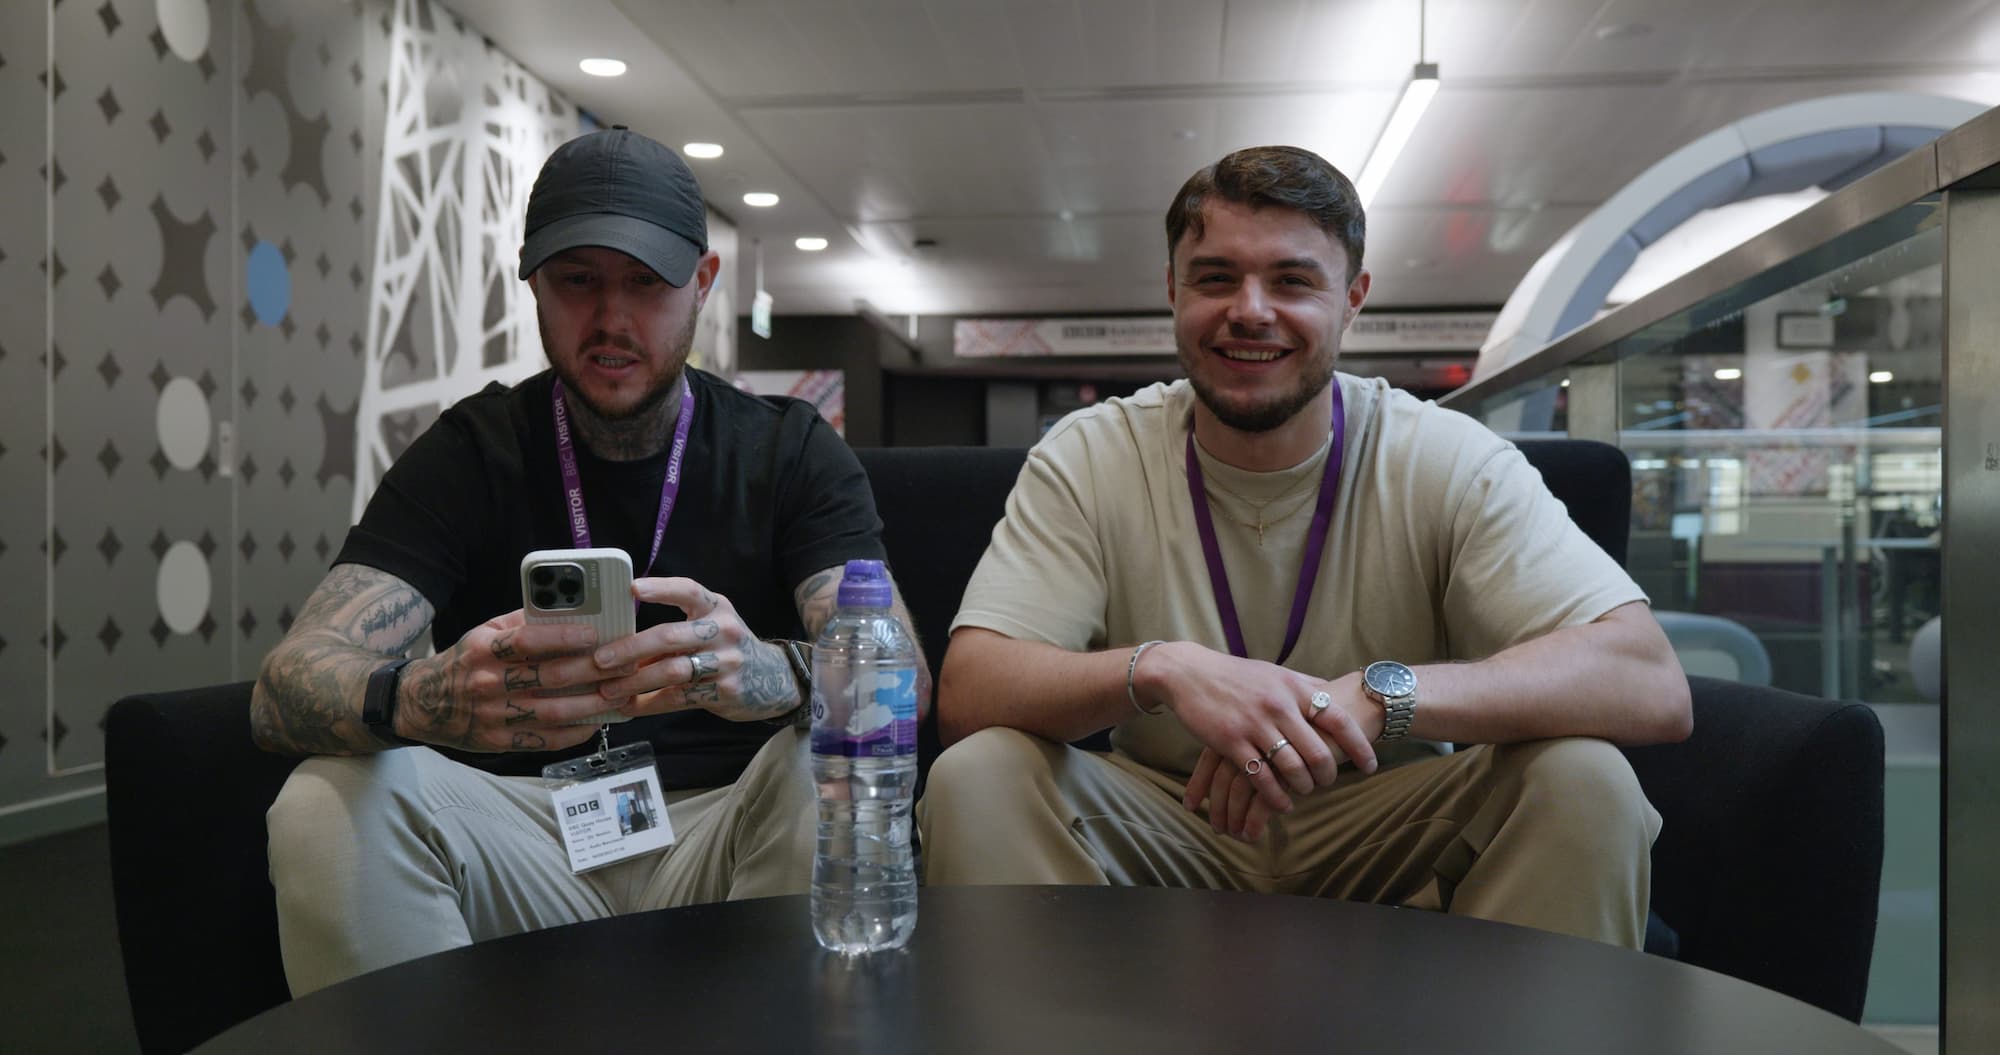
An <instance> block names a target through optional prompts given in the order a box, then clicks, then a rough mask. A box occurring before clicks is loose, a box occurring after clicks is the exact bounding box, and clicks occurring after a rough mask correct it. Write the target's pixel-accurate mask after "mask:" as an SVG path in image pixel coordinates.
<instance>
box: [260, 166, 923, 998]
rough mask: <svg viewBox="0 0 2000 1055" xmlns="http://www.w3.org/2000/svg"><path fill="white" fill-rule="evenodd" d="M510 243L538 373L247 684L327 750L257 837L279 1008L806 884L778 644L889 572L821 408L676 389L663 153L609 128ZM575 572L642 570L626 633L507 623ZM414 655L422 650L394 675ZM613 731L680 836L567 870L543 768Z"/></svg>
mask: <svg viewBox="0 0 2000 1055" xmlns="http://www.w3.org/2000/svg"><path fill="white" fill-rule="evenodd" d="M526 228H527V229H526V241H525V243H524V244H523V245H522V247H521V262H520V277H521V278H522V279H523V280H525V281H526V282H527V283H528V286H529V289H530V290H531V291H532V292H533V295H534V298H535V304H536V315H537V320H538V322H539V325H540V329H541V336H542V345H543V348H544V350H545V351H546V352H547V354H548V358H549V364H550V366H551V369H550V370H549V371H546V372H543V373H541V374H537V375H536V376H534V377H531V378H529V379H527V380H526V381H523V382H522V383H520V384H519V385H516V386H514V387H512V388H507V387H503V386H500V385H497V384H496V385H492V386H489V387H488V388H487V389H486V390H485V391H483V392H481V393H479V394H477V395H475V396H472V397H471V398H468V399H466V400H464V401H462V402H460V403H458V404H457V405H455V406H453V407H452V408H451V409H449V410H447V411H445V412H444V413H443V414H442V415H441V416H440V417H439V418H438V420H437V422H436V424H434V425H433V426H432V427H431V428H430V429H429V430H428V431H426V432H425V433H424V434H423V435H422V436H420V437H418V439H417V440H416V442H415V443H414V444H412V445H411V446H410V448H409V450H408V451H406V452H405V453H404V454H403V455H402V456H401V457H400V458H398V459H397V461H396V464H395V465H394V466H392V467H391V468H390V470H389V471H388V473H387V474H386V475H385V476H384V477H383V480H382V483H381V486H380V488H379V489H378V490H377V491H376V493H375V494H374V495H373V496H372V498H371V499H370V501H369V504H368V508H367V510H366V512H365V513H363V515H362V518H361V522H360V523H359V524H358V525H356V526H355V527H354V529H353V530H352V531H351V532H350V533H349V535H348V538H347V541H346V543H345V545H344V546H343V547H342V548H341V551H340V554H339V555H338V556H337V557H336V558H335V561H334V565H333V568H332V570H331V571H330V572H328V574H327V576H326V578H325V579H324V580H323V581H322V582H321V583H320V585H319V588H318V589H317V590H315V591H314V593H313V595H312V597H311V598H310V599H309V600H308V601H307V602H306V604H305V606H304V609H303V611H301V613H300V615H299V617H298V619H297V621H296V622H295V623H294V624H293V625H292V627H291V630H290V632H289V633H288V634H287V635H286V637H285V639H284V641H283V642H281V643H280V644H279V645H278V647H277V648H276V649H274V650H273V651H272V652H271V654H270V656H268V657H267V658H266V659H265V661H264V665H263V669H262V672H261V675H260V677H259V678H258V681H257V687H256V691H255V693H254V696H253V698H252V702H251V718H252V724H253V727H254V730H255V734H256V737H257V741H258V743H259V744H260V745H261V746H263V747H264V748H266V749H267V750H271V751H277V752H281V753H288V754H307V755H313V756H318V757H313V758H309V759H307V760H306V761H305V762H303V763H301V764H300V765H299V767H298V769H297V770H295V771H294V773H293V775H292V777H291V779H290V780H289V781H288V782H287V783H286V785H285V788H284V790H283V792H282V793H281V794H280V795H279V797H278V800H277V802H276V803H275V804H274V805H273V806H272V808H271V811H270V815H269V827H270V836H271V840H270V856H271V877H272V883H273V885H274V886H275V887H276V889H277V895H278V915H279V934H280V940H281V945H282V949H283V953H284V959H285V971H286V975H287V978H288V980H289V982H290V984H291V987H292V991H293V992H294V993H295V994H302V993H305V992H308V991H311V990H314V989H318V988H320V987H322V986H325V985H329V984H331V983H333V982H337V981H340V980H341V979H344V978H347V977H351V976H353V975H356V974H360V973H362V972H364V971H368V970H372V969H374V968H377V967H383V966H387V965H389V964H393V963H398V962H401V961H404V960H407V959H411V958H414V957H416V956H420V955H423V954H425V953H429V952H434V951H439V950H443V949H447V948H452V947H455V946H459V945H464V944H468V943H470V942H473V941H479V940H483V939H486V938H491V937H498V936H501V935H505V934H511V933H517V932H520V931H526V930H533V929H537V928H540V927H545V926H551V925H554V924H557V923H564V922H571V921H575V920H581V919H591V918H599V917H603V916H609V915H616V914H619V913H622V912H631V911H638V910H641V909H649V908H659V907H664V906H670V905H682V904H690V903H697V902H702V901H716V900H722V899H724V898H743V897H758V896H764V895H772V894H783V893H799V892H803V891H804V890H805V889H806V885H807V882H808V878H809V872H810V863H811V855H812V841H813V825H812V798H813V789H812V783H811V777H810V772H809V769H808V767H807V763H806V757H807V756H806V749H805V738H804V736H803V735H802V733H801V731H800V730H799V729H797V728H796V727H795V724H794V723H793V722H791V720H790V719H791V718H792V716H793V715H795V714H796V713H797V712H798V711H799V710H800V704H801V701H802V700H805V699H807V698H808V697H809V688H808V684H809V682H808V679H809V677H810V659H809V653H808V650H807V649H805V648H804V647H802V646H801V645H799V644H798V642H800V641H809V640H811V639H812V638H814V637H815V636H817V634H818V632H819V629H820V627H821V625H822V624H824V622H825V621H826V619H827V617H828V615H829V614H830V613H831V610H832V607H833V595H834V589H835V587H836V586H837V584H838V579H839V569H840V568H841V566H842V565H843V564H844V563H845V562H846V561H848V560H850V559H869V558H872V559H880V558H881V557H882V556H883V550H882V545H881V541H880V528H881V525H880V521H879V520H878V519H877V518H876V515H875V509H874V504H873V501H872V499H871V497H870V492H869V489H868V484H867V480H866V477H865V476H864V475H863V473H862V470H861V468H860V465H859V463H858V462H857V461H856V460H855V458H854V455H853V453H852V452H851V451H849V450H848V449H847V447H846V446H845V444H843V443H842V442H841V440H840V439H839V437H838V436H836V435H835V434H834V433H833V431H832V430H831V429H830V428H829V427H828V426H827V425H826V423H825V422H823V421H821V420H820V418H819V416H818V415H817V413H816V412H815V411H814V409H813V407H812V406H811V405H810V404H807V403H803V402H800V401H797V400H787V399H765V398H759V397H755V396H750V395H747V394H744V393H742V392H739V391H737V390H736V389H734V388H732V387H731V386H730V385H728V384H727V383H725V382H723V381H720V380H718V379H716V378H714V377H712V376H710V375H708V374H705V373H702V372H701V371H699V370H694V369H690V368H688V367H687V366H686V363H687V357H688V353H689V350H690V348H691V345H692V343H693V335H694V332H695V317H696V314H697V312H698V311H699V310H700V308H701V306H702V303H703V302H704V300H705V299H706V298H707V296H708V293H709V291H710V289H711V288H712V287H713V285H714V283H715V279H716V275H717V273H718V272H719V270H720V268H721V261H720V260H719V258H718V257H717V256H716V254H715V253H714V252H713V251H711V250H709V249H708V245H707V242H708V232H707V220H706V210H705V208H704V206H703V203H702V196H701V189H700V187H699V186H698V185H697V184H696V182H695V179H694V176H693V174H692V173H690V172H689V171H688V168H687V166H686V165H685V164H684V163H683V162H682V161H681V159H680V157H679V156H678V155H676V154H675V153H674V152H673V151H671V150H669V149H667V148H666V147H663V146H661V145H660V144H658V143H655V142H653V141H652V140H650V139H647V138H646V137H644V136H641V135H638V134H636V133H633V132H630V131H628V130H626V129H624V128H622V127H621V128H614V129H611V130H609V131H602V132H596V133H592V134H590V135H586V136H582V137H580V138H578V139H575V140H572V141H570V142H569V143H567V144H565V145H563V146H562V147H560V148H558V149H557V150H556V152H555V153H554V155H552V156H551V157H550V158H549V159H548V161H547V163H546V164H545V165H544V166H543V168H542V172H541V175H540V176H539V177H538V178H537V179H536V181H535V187H534V191H533V193H532V195H531V197H530V199H529V205H528V216H527V225H526ZM589 547H615V548H618V549H622V550H624V551H625V552H626V553H627V554H629V555H630V556H631V558H632V565H633V569H634V575H635V581H634V583H633V587H632V593H633V596H634V600H635V603H636V604H637V605H638V626H639V628H640V629H639V632H638V633H636V634H634V635H632V636H631V637H628V638H625V639H623V640H621V641H598V640H595V638H594V635H593V634H592V633H591V632H590V631H588V630H585V629H582V628H578V627H574V626H561V625H540V624H536V625H529V624H527V623H525V622H524V620H523V615H522V611H521V606H520V593H519V589H520V586H519V584H520V575H519V568H520V564H521V560H522V557H523V556H524V555H526V554H527V553H529V552H531V551H533V550H538V549H556V548H589ZM426 630H429V632H430V635H431V640H432V643H433V644H434V646H435V649H436V652H435V654H434V655H430V656H424V657H420V658H416V659H410V660H405V659H402V658H400V657H401V656H402V655H403V654H404V653H405V652H406V651H408V650H410V649H411V648H412V647H413V646H415V645H416V644H417V643H418V642H419V640H420V639H421V638H422V636H423V634H424V633H425V631H426ZM919 666H920V667H921V666H922V665H921V664H920V665H919ZM566 688H567V689H572V690H575V689H581V690H582V691H581V692H580V693H579V694H575V695H552V694H548V693H549V690H561V689H566ZM928 698H929V694H928V687H927V686H926V687H923V688H922V690H921V691H920V700H922V701H923V702H924V703H925V704H926V705H927V703H928ZM607 710H615V711H617V712H620V714H622V715H623V716H625V717H628V718H631V719H632V720H631V721H627V722H622V723H619V724H612V725H609V726H606V727H604V728H605V729H606V730H607V732H608V743H609V744H610V745H615V746H620V747H622V746H623V745H626V744H635V743H645V744H647V745H649V746H650V747H651V749H652V751H653V754H654V756H655V758H656V760H657V761H656V764H657V774H658V779H659V782H660V785H661V789H662V791H663V793H664V795H665V797H666V800H667V811H666V818H665V819H666V821H667V825H668V827H670V828H671V831H672V832H673V834H674V835H675V836H676V837H677V840H676V841H675V842H674V843H673V845H671V846H670V847H668V848H667V849H666V850H664V851H657V852H651V853H645V854H641V855H638V856H633V857H630V858H627V859H624V860H620V861H618V862H616V863H613V864H610V865H608V866H606V867H600V868H596V869H595V870H589V871H584V872H582V873H581V874H578V873H577V872H575V871H573V869H572V866H573V865H574V864H575V860H574V858H573V857H572V855H571V850H570V848H568V847H566V846H565V843H564V839H563V835H562V833H561V829H562V825H561V824H560V822H559V821H558V819H557V816H556V808H555V803H554V801H553V800H552V793H551V785H550V784H549V783H548V782H546V781H544V780H542V779H538V778H537V775H538V774H540V773H541V772H542V770H543V768H544V767H545V766H547V765H549V764H550V763H551V762H554V761H557V760H560V759H564V758H574V757H578V756H582V755H585V754H586V753H588V752H590V751H591V750H592V749H593V748H594V747H596V746H597V745H596V744H594V743H593V741H597V740H598V737H599V728H600V726H599V725H598V724H596V723H595V722H594V721H592V720H590V719H591V718H592V716H594V715H598V714H601V713H602V712H604V711H607ZM403 745H417V747H416V749H412V750H390V749H392V748H396V747H399V746H403ZM328 756H352V757H328ZM592 757H595V756H592ZM621 779H624V778H621ZM803 934H804V932H803V931H802V932H801V940H803Z"/></svg>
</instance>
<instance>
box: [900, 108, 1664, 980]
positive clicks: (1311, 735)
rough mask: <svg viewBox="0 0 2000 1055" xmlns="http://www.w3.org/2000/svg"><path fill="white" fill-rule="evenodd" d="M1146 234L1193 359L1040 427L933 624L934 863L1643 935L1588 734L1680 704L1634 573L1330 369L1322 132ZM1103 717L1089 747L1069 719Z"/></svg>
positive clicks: (1484, 440) (1333, 206)
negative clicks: (957, 603) (936, 655)
mask: <svg viewBox="0 0 2000 1055" xmlns="http://www.w3.org/2000/svg"><path fill="white" fill-rule="evenodd" d="M1167 235H1168V250H1169V253H1170V262H1169V266H1168V286H1167V293H1168V299H1169V301H1170V302H1171V303H1172V305H1173V310H1174V328H1175V334H1176V340H1177V343H1178V345H1179V349H1180V361H1181V365H1182V367H1183V369H1184V370H1185V371H1186V373H1187V380H1185V381H1179V382H1175V383H1173V384H1170V385H1156V386H1154V387H1151V388H1148V389H1145V390H1142V391H1140V392H1138V393H1136V394H1135V395H1133V396H1131V397H1130V398H1126V399H1114V400H1110V401H1108V402H1106V403H1104V404H1101V405H1099V406H1095V407H1092V408H1089V409H1087V410H1084V411H1081V412H1079V413H1077V414H1074V415H1072V416H1071V417H1069V418H1068V419H1066V420H1065V421H1063V422H1062V423H1061V424H1059V425H1057V426H1056V427H1055V428H1054V429H1053V430H1051V431H1050V433H1049V435H1048V436H1047V437H1046V438H1045V439H1044V440H1043V441H1042V442H1041V443H1040V444H1038V445H1037V446H1036V447H1035V449H1034V450H1033V451H1031V452H1030V454H1029V456H1028V462H1027V466H1026V467H1025V469H1024V470H1023V471H1022V474H1021V477H1020V480H1019V482H1018V483H1017V484H1016V486H1015V489H1014V492H1013V494H1012V495H1011V496H1010V497H1009V499H1008V503H1007V515H1006V518H1005V519H1004V520H1002V522H1001V523H1000V525H999V527H998V528H996V530H995V531H994V535H993V541H992V545H991V546H990V548H989V549H988V550H987V552H986V556H985V558H984V559H983V560H982V561H981V563H980V566H979V569H978V571H977V572H976V573H975V574H974V575H973V578H972V581H971V583H970V584H969V586H968V587H967V589H966V593H965V599H964V602H963V604H962V607H961V609H960V611H959V614H958V618H957V620H956V621H955V622H954V625H953V635H952V639H951V645H950V649H949V651H948V652H947V654H946V657H945V663H944V672H943V682H942V685H941V686H940V691H939V700H938V714H939V720H940V728H941V730H942V732H943V735H944V739H945V741H946V743H947V744H952V745H953V746H951V747H950V748H949V749H948V750H947V751H945V753H944V754H943V755H942V756H941V757H940V758H939V759H938V760H937V762H936V764H935V765H934V766H933V768H932V769H931V773H930V780H929V790H928V792H927V794H926V796H925V799H924V802H923V804H922V806H921V807H920V810H919V813H920V817H921V823H922V825H923V839H924V846H925V858H926V865H925V867H926V878H927V879H928V881H929V882H931V883H933V884H952V883H1107V882H1108V883H1118V884H1138V885H1175V886H1198V887H1213V888H1231V889H1246V890H1262V891H1278V892H1287V893H1299V894H1311V895H1319V896H1328V897H1342V898H1352V899H1362V900H1370V901H1378V902H1385V903H1391V904H1403V905H1412V906H1422V907H1428V908H1433V909H1440V910H1446V911H1451V912H1457V913H1463V914H1466V915H1472V916H1478V917H1483V918H1488V919H1498V920H1505V921H1509V922H1515V923H1521V924H1525V925H1530V926H1536V927H1541V928H1544V929H1548V930H1554V931H1559V932H1563V933H1569V934H1576V935H1580V936H1584V937H1591V938H1596V939H1599V940H1602V941H1608V942H1613V943H1618V944H1624V945H1629V946H1637V945H1638V944H1639V942H1640V939H1641V936H1642V934H1643V930H1644V921H1645V915H1646V903H1647V896H1648V882H1649V872H1650V856H1651V846H1652V840H1653V838H1654V836H1655V835H1656V834H1657V833H1658V830H1659V817H1658V815H1657V814H1656V813H1655V812H1654V811H1653V809H1652V807H1651V806H1650V805H1649V804H1648V803H1647V802H1646V800H1645V797H1644V796H1643V795H1642V794H1641V793H1640V791H1639V788H1638V784H1637V781H1636V780H1635V778H1634V777H1633V775H1632V771H1631V768H1630V767H1629V766H1628V765H1627V764H1626V762H1625V760H1624V757H1623V755H1621V754H1620V753H1619V752H1618V751H1617V750H1616V748H1614V747H1613V746H1612V744H1613V743H1619V744H1639V743H1650V742H1657V741H1665V740H1675V739H1680V738H1683V737H1685V736H1686V735H1687V733H1688V730H1689V728H1690V724H1691V721H1692V719H1691V716H1690V710H1689V703H1688V693H1687V683H1686V680H1685V678H1684V677H1683V676H1682V675H1681V672H1680V668H1679V666H1678V665H1677V664H1676V662H1675V660H1674V656H1673V652H1672V650H1671V648H1670V647H1669V645H1668V644H1667V641H1666V637H1665V635H1664V634H1662V633H1661V631H1660V628H1659V626H1658V624H1657V623H1656V622H1655V621H1654V620H1653V617H1652V614H1651V612H1650V610H1649V609H1648V608H1647V606H1646V604H1645V596H1644V594H1642V593H1641V592H1640V591H1639V589H1638V587H1637V586H1636V585H1634V584H1633V582H1632V580H1631V579H1630V578H1629V577H1628V576H1626V574H1625V573H1624V571H1623V570H1622V569H1621V568H1619V567H1618V565H1617V564H1616V563H1615V562H1614V561H1612V560H1611V559H1610V557H1608V556H1607V555H1605V553H1604V552H1603V551H1602V550H1601V549H1599V548H1598V547H1597V546H1596V545H1594V544H1593V543H1591V542H1590V540H1589V539H1588V538H1586V537H1585V536H1584V535H1583V534H1582V533H1581V532H1580V531H1579V530H1578V529H1577V528H1576V527H1575V526H1574V524H1572V523H1571V521H1570V519H1569V517H1568V515H1567V514H1566V512H1565V511H1564V509H1563V507H1562V505H1561V504H1560V503H1559V502H1557V501H1556V500H1555V498H1554V497H1552V496H1551V495H1550V494H1549V493H1548V490H1547V488H1546V487H1544V486H1543V484H1542V481H1541V478H1540V476H1539V475H1538V474H1537V473H1536V472H1535V470H1534V469H1533V468H1532V467H1531V466H1529V465H1528V464H1527V462H1526V461H1525V460H1524V459H1523V458H1522V457H1521V454H1520V452H1519V451H1517V450H1515V449H1514V447H1513V446H1512V445H1511V444H1509V443H1507V442H1506V441H1504V440H1501V439H1500V438H1499V437H1497V436H1495V435H1493V434H1492V433H1491V432H1489V431H1487V430H1486V429H1485V428H1483V427H1482V426H1480V425H1478V424H1477V423H1475V422H1473V421H1472V420H1471V419H1469V418H1466V417H1464V416H1462V415H1459V414H1456V413H1453V412H1450V411H1446V410H1441V409H1439V408H1438V407H1436V406H1435V405H1432V404H1428V403H1422V402H1419V401H1417V400H1415V399H1413V398H1411V397H1409V396H1408V395H1406V394H1403V393H1400V392H1397V391H1394V390H1392V389H1390V388H1389V387H1387V386H1386V385H1385V384H1383V383H1381V382H1379V381H1368V380H1363V379H1359V378H1354V377H1349V376H1345V375H1338V374H1336V373H1335V372H1334V364H1335V361H1336V360H1337V358H1338V356H1339V351H1340V337H1341V334H1342V333H1343V332H1344V331H1345V329H1346V327H1347V325H1348V323H1350V322H1351V321H1353V318H1354V315H1355V313H1356V312H1357V311H1359V310H1360V308H1361V304H1362V301H1363V300H1365V299H1366V297H1367V293H1368V288H1369V282H1370V279H1369V275H1368V272H1367V271H1365V270H1363V269H1362V267H1361V253H1362V245H1363V241H1364V223H1363V216H1362V211H1361V207H1360V204H1359V202H1358V201H1357V199H1356V197H1355V194H1354V189H1353V186H1352V184H1350V183H1349V182H1348V180H1347V178H1346V177H1345V176H1343V175H1341V174H1340V173H1339V172H1338V171H1337V170H1335V169H1334V168H1333V167H1332V166H1331V165H1328V164H1327V163H1326V162H1325V161H1324V160H1322V159H1321V158H1319V157H1318V156H1316V155H1314V154H1311V153H1309V152H1307V151H1303V150H1298V149H1294V148H1288V147H1265V148H1257V149H1253V150H1246V151H1240V152H1238V153H1236V154H1232V155H1230V156H1228V157H1226V158H1224V159H1222V160H1221V161H1220V162H1218V163H1217V164H1215V165H1213V166H1210V167H1208V168H1205V169H1203V170H1202V171H1200V172H1198V173H1196V174H1195V175H1194V176H1193V177H1192V178H1191V179H1190V180H1189V181H1188V182H1187V184H1186V185H1185V186H1184V187H1182V189H1181V191H1180V193H1179V194H1178V195H1176V197H1175V199H1174V204H1173V206H1172V208H1171V209H1170V210H1169V211H1168V214H1167ZM1364 668H1365V674H1364ZM1107 727H1109V728H1111V730H1112V746H1113V749H1112V751H1111V752H1110V753H1109V754H1097V753H1093V752H1088V751H1083V750H1079V749H1077V748H1073V747H1069V746H1066V743H1067V742H1068V741H1071V740H1076V739H1079V738H1081V737H1084V736H1087V735H1089V734H1091V733H1094V732H1097V731H1099V730H1102V729H1105V728H1107ZM1453 742H1456V743H1459V744H1476V745H1486V746H1475V747H1471V748H1469V749H1465V750H1461V751H1459V752H1457V753H1451V752H1450V751H1449V749H1448V748H1447V747H1445V746H1444V745H1446V744H1449V743H1453Z"/></svg>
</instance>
